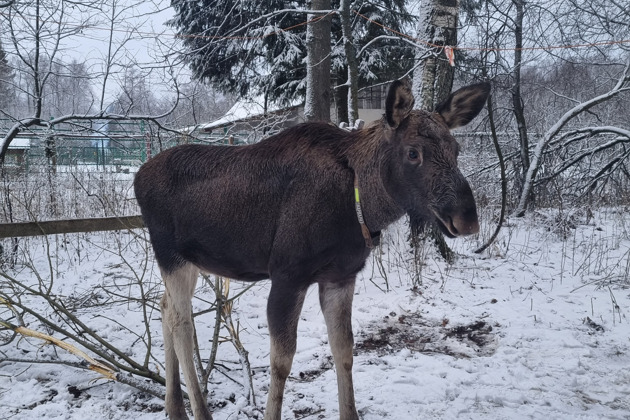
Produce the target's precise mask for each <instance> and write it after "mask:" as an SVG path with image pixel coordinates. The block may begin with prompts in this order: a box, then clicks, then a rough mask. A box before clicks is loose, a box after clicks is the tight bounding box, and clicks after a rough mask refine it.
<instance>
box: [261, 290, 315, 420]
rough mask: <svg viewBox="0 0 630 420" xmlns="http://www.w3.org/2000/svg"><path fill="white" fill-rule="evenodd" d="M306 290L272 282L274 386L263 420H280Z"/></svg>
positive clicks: (269, 319) (270, 312)
mask: <svg viewBox="0 0 630 420" xmlns="http://www.w3.org/2000/svg"><path fill="white" fill-rule="evenodd" d="M306 290H307V288H306V287H304V288H299V289H294V288H291V286H288V285H283V286H280V285H278V284H274V283H273V282H272V285H271V292H270V293H269V301H268V302H267V322H268V324H269V336H270V341H271V356H270V357H271V384H270V386H269V395H268V396H267V407H266V409H265V418H264V420H281V417H282V399H283V396H284V385H285V383H286V380H287V377H288V376H289V373H290V372H291V365H292V364H293V356H294V355H295V349H296V343H297V325H298V320H299V317H300V312H301V311H302V305H303V304H304V297H305V296H306Z"/></svg>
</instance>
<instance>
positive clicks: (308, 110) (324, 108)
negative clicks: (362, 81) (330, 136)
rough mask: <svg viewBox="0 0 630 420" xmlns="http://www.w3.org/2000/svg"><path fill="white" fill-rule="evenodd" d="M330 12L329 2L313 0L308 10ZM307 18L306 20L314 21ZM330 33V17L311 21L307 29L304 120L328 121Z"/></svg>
mask: <svg viewBox="0 0 630 420" xmlns="http://www.w3.org/2000/svg"><path fill="white" fill-rule="evenodd" d="M328 9H330V0H313V1H312V5H311V10H328ZM316 17H317V16H316V15H308V20H309V21H311V20H312V19H316ZM330 30H331V17H330V16H326V17H323V18H321V19H318V20H315V21H313V22H310V23H309V24H308V26H307V28H306V49H307V56H306V101H305V105H304V118H306V120H307V121H330Z"/></svg>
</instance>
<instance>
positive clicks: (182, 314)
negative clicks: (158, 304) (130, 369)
mask: <svg viewBox="0 0 630 420" xmlns="http://www.w3.org/2000/svg"><path fill="white" fill-rule="evenodd" d="M198 275H199V270H198V269H197V268H196V267H194V266H193V265H192V264H187V265H185V266H183V267H181V268H179V269H177V270H175V271H173V272H172V273H166V272H162V278H163V279H164V285H165V287H166V290H165V292H164V294H165V298H164V300H163V307H162V310H163V311H164V314H163V319H162V322H163V323H166V325H167V328H169V329H170V332H171V336H170V337H171V340H172V343H171V344H172V346H173V349H174V351H175V354H176V358H177V360H179V364H180V366H181V368H182V372H183V373H184V378H185V379H186V389H187V390H188V397H189V398H190V404H191V406H192V410H193V415H194V416H195V419H196V420H211V419H212V415H211V414H210V411H209V410H208V405H207V402H206V400H205V398H204V397H203V394H202V392H201V387H200V386H199V380H198V377H197V372H196V370H195V363H194V360H193V351H194V347H193V320H192V297H193V294H194V292H195V286H196V284H197V276H198ZM164 304H166V305H164ZM167 357H169V355H167ZM170 357H171V361H172V355H171V356H170ZM167 369H168V365H167ZM166 375H167V377H168V376H172V375H173V374H172V373H169V372H167V374H166ZM172 382H174V381H172ZM172 395H174V394H172ZM170 415H171V414H170V413H169V416H170Z"/></svg>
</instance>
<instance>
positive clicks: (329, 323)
mask: <svg viewBox="0 0 630 420" xmlns="http://www.w3.org/2000/svg"><path fill="white" fill-rule="evenodd" d="M354 283H355V278H354V277H352V278H351V279H348V280H346V281H344V282H340V283H333V282H321V283H319V303H320V305H321V308H322V312H323V314H324V319H325V320H326V328H327V330H328V341H329V342H330V349H331V351H332V354H333V359H334V360H335V366H336V368H337V387H338V390H339V418H340V419H341V420H358V419H359V415H358V414H357V409H356V406H355V402H354V386H353V383H352V362H353V361H352V357H353V355H352V350H353V346H354V338H353V336H352V320H351V316H352V298H353V296H354Z"/></svg>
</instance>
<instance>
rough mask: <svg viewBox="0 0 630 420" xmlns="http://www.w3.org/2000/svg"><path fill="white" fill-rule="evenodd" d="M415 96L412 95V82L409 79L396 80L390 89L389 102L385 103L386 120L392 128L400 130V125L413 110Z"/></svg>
mask: <svg viewBox="0 0 630 420" xmlns="http://www.w3.org/2000/svg"><path fill="white" fill-rule="evenodd" d="M413 103H414V99H413V95H412V94H411V82H410V80H409V79H408V78H405V79H402V80H396V81H395V82H394V83H392V85H391V86H390V87H389V92H388V93H387V100H386V101H385V118H387V124H389V126H390V127H391V128H398V126H399V125H400V123H401V122H402V121H403V120H404V119H405V118H407V115H409V112H411V110H412V109H413Z"/></svg>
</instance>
